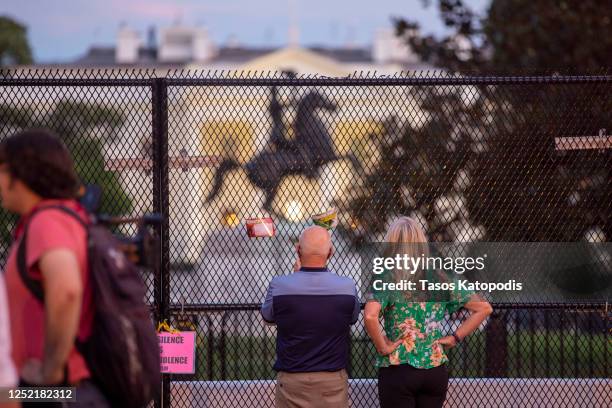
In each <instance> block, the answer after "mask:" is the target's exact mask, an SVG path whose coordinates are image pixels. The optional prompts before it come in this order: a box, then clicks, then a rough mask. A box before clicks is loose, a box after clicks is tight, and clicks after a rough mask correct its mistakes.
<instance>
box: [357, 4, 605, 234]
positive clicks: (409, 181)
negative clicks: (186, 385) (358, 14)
mask: <svg viewBox="0 0 612 408" xmlns="http://www.w3.org/2000/svg"><path fill="white" fill-rule="evenodd" d="M438 7H439V9H440V12H441V16H442V19H443V21H444V23H445V24H446V26H447V27H448V28H449V29H450V32H451V33H450V35H448V36H446V37H443V38H435V37H434V36H421V35H420V33H419V25H418V24H417V23H415V22H413V21H408V20H405V19H397V20H396V21H395V23H396V28H397V34H398V35H399V36H402V37H403V38H404V39H405V40H406V41H407V42H408V43H409V45H410V46H411V47H412V49H413V50H414V51H415V52H416V53H417V54H418V55H419V56H420V57H421V58H422V59H423V60H424V61H426V62H429V63H432V64H434V65H436V66H438V67H440V68H443V69H444V70H446V71H447V72H450V73H458V74H460V75H465V74H485V75H490V74H511V75H521V74H551V73H555V72H557V73H562V74H600V73H602V71H601V69H602V68H604V67H608V66H610V63H611V62H612V52H611V50H612V36H610V32H611V28H612V18H611V16H612V12H611V9H610V8H609V7H607V3H606V2H604V1H591V2H580V1H566V2H557V1H552V0H544V1H538V2H532V1H528V0H515V1H505V0H493V1H492V3H491V5H490V7H489V9H488V11H487V14H486V16H485V17H480V16H478V15H476V14H475V13H474V12H473V11H471V10H470V9H469V8H468V7H466V6H465V5H464V4H463V2H462V1H461V0H439V1H438ZM438 91H440V92H439V94H438V95H436V92H433V91H432V90H431V89H425V90H422V91H421V93H422V96H423V97H421V98H420V100H419V102H420V104H421V105H422V106H421V108H422V109H425V110H426V111H428V113H429V120H428V123H427V124H426V125H425V126H424V127H423V128H421V129H416V128H413V127H412V126H411V125H410V124H407V123H408V122H409V121H404V123H402V124H400V125H399V127H400V128H399V129H398V130H394V131H393V132H390V131H389V130H387V132H386V135H383V137H381V138H380V143H379V145H380V147H379V150H380V151H381V152H383V155H384V157H385V160H382V161H380V164H379V165H378V166H377V167H376V169H375V170H374V172H373V173H372V174H371V175H370V177H369V179H367V180H366V181H365V183H364V186H363V187H361V188H360V191H359V192H358V193H357V194H355V196H356V198H355V199H354V200H353V201H352V202H351V203H350V205H349V206H348V209H349V212H350V213H351V215H352V217H353V218H354V223H355V224H357V225H360V224H367V226H368V228H365V229H364V230H366V231H372V232H378V231H383V230H384V229H385V226H386V222H387V220H388V219H389V218H390V217H392V216H393V215H394V214H398V213H403V214H410V213H411V212H413V213H414V212H416V213H417V214H419V215H421V216H422V217H423V219H424V221H425V224H427V226H428V228H429V231H428V232H429V233H430V235H433V238H434V239H448V238H449V237H450V238H453V239H455V240H457V239H459V240H464V241H465V240H473V239H486V240H489V241H576V240H581V239H583V238H584V237H585V236H586V235H590V238H592V239H602V238H603V239H608V240H609V239H610V237H612V217H611V216H610V215H611V214H610V212H611V208H610V203H611V202H612V168H611V163H612V152H611V151H610V150H608V151H606V152H602V153H600V154H593V152H592V151H583V152H567V153H564V154H562V153H559V152H556V151H555V150H554V139H555V137H560V136H576V135H597V134H598V133H599V131H600V129H601V128H603V127H606V124H608V125H609V118H610V117H609V112H610V111H611V110H612V109H611V108H612V106H611V100H610V98H609V96H608V94H609V88H606V87H605V86H602V85H601V84H582V85H531V86H529V87H525V86H497V87H487V86H480V87H465V88H461V87H454V89H452V90H448V89H446V88H445V87H440V88H438ZM458 95H463V99H464V101H460V100H459V99H457V96H458ZM465 100H467V101H468V102H469V103H468V104H469V105H470V106H469V108H468V109H465V108H464V107H465V106H467V105H466V103H465ZM433 101H435V103H433V104H432V102H433ZM427 106H429V107H427ZM387 128H388V127H387ZM392 133H394V134H399V135H401V136H400V138H399V142H398V141H393V142H389V140H395V139H394V138H393V137H391V138H390V137H389V135H390V134H392ZM458 134H459V135H462V134H463V135H464V136H460V137H459V139H458V140H460V141H461V140H462V142H461V144H460V145H459V147H460V148H461V149H463V153H459V152H457V154H455V155H454V158H452V159H451V160H450V161H449V159H448V157H446V152H445V150H447V149H446V148H445V146H457V135H458ZM470 135H471V136H470ZM414 140H421V141H422V145H419V144H418V143H417V144H415V143H414ZM426 145H429V147H427V146H426ZM436 145H437V146H438V147H439V149H438V150H435V151H432V152H430V154H429V155H428V156H426V160H427V163H428V164H427V165H426V166H425V167H427V168H428V169H425V170H427V171H421V173H420V174H419V173H418V172H417V173H416V174H415V175H412V176H409V175H408V174H407V173H406V171H407V169H409V168H411V167H414V166H415V163H414V162H415V161H417V162H418V161H421V160H423V157H424V156H422V154H423V153H424V152H426V151H427V149H430V148H432V147H434V146H436ZM390 149H395V150H399V151H404V152H407V154H405V155H404V156H401V158H400V163H401V165H400V164H398V163H395V164H393V165H394V166H395V167H394V168H393V169H390V168H389V166H391V163H394V161H395V159H394V158H392V157H393V156H389V154H391V153H390V152H391V150H390ZM436 152H442V154H439V153H436ZM407 163H410V164H407ZM420 166H421V167H424V166H423V165H422V164H420ZM432 169H433V170H432ZM440 180H445V182H444V183H441V184H440V183H439V182H440ZM462 180H464V182H461V181H462ZM457 184H458V185H459V186H461V185H463V187H459V189H457ZM423 189H425V190H426V191H427V194H425V195H419V193H418V192H419V191H422V190H423ZM453 189H454V190H453ZM406 192H410V194H413V195H414V194H415V193H416V194H417V195H416V196H415V197H413V198H416V201H414V199H413V198H411V200H412V201H409V202H412V203H413V204H412V205H409V206H406V205H404V204H402V203H403V201H402V200H404V197H406ZM449 200H451V201H452V200H457V201H459V202H460V203H459V204H457V205H461V206H462V209H461V215H462V216H464V217H465V219H463V220H456V219H452V217H451V218H448V217H446V214H445V211H444V210H443V207H444V206H441V205H439V204H440V203H444V202H449ZM396 203H399V204H396ZM451 205H452V202H451ZM441 207H442V208H441ZM441 210H442V211H441ZM445 218H446V219H445ZM561 220H563V225H561ZM457 221H461V222H460V223H458V222H457ZM461 223H462V224H463V225H464V226H465V225H467V226H468V228H467V229H466V228H463V227H461V226H460V224H461ZM480 227H482V230H481V229H480ZM457 228H459V229H460V230H461V229H462V228H463V232H464V233H461V232H460V231H459V233H458V231H457ZM347 230H349V231H350V229H349V228H347ZM465 232H467V234H466V233H465ZM480 232H484V234H483V235H482V236H479V235H480ZM357 238H360V237H357Z"/></svg>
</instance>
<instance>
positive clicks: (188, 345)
mask: <svg viewBox="0 0 612 408" xmlns="http://www.w3.org/2000/svg"><path fill="white" fill-rule="evenodd" d="M195 334H196V333H195V332H194V331H189V332H175V333H166V332H163V333H158V334H157V336H158V339H159V350H160V353H161V354H160V361H161V372H162V373H168V374H195Z"/></svg>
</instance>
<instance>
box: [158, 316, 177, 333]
mask: <svg viewBox="0 0 612 408" xmlns="http://www.w3.org/2000/svg"><path fill="white" fill-rule="evenodd" d="M162 330H163V331H165V332H168V333H172V334H177V333H180V330H177V329H175V328H174V327H172V326H171V325H170V324H168V320H167V319H164V321H163V322H159V324H158V325H157V332H158V333H161V332H162Z"/></svg>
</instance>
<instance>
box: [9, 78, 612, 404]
mask: <svg viewBox="0 0 612 408" xmlns="http://www.w3.org/2000/svg"><path fill="white" fill-rule="evenodd" d="M38 72H39V71H34V72H33V73H34V76H32V73H30V72H26V73H25V75H24V74H23V73H19V72H17V73H15V72H10V71H9V72H0V87H19V86H40V87H68V86H70V87H100V86H101V87H108V86H113V87H133V86H138V87H149V88H150V89H151V95H152V98H151V104H152V106H151V109H152V116H151V126H152V131H153V134H152V142H153V169H152V170H153V208H154V211H155V212H158V213H160V214H162V216H163V221H162V225H161V228H160V229H159V235H160V237H161V253H160V257H159V261H160V265H161V267H160V269H159V270H158V271H157V272H156V273H155V275H154V304H153V305H152V306H153V309H154V315H155V317H156V320H157V321H163V320H165V319H167V320H169V321H170V320H171V317H172V315H173V314H176V313H179V312H183V311H186V312H195V313H207V312H226V311H255V310H258V309H259V306H260V305H259V304H234V303H232V304H219V303H210V304H209V303H204V304H184V305H180V304H171V301H170V243H169V236H170V234H169V228H170V222H169V194H170V189H169V150H168V88H169V87H207V86H215V87H219V86H223V87H225V86H226V87H249V86H297V87H300V86H318V87H326V86H334V87H343V86H421V87H428V86H441V85H450V86H462V85H525V86H529V85H534V84H585V83H591V84H593V83H612V76H610V75H594V76H564V75H553V76H456V75H452V74H441V73H440V72H439V71H438V72H434V73H432V74H431V75H429V74H426V75H423V74H415V75H407V76H406V75H395V76H384V75H382V76H376V75H366V76H357V75H356V76H348V77H344V78H329V77H317V76H306V77H299V78H282V77H277V78H274V77H270V76H268V75H269V73H268V75H266V74H263V73H262V74H260V75H259V76H258V75H255V76H248V75H247V76H241V75H228V74H226V73H220V74H217V73H216V72H215V73H212V74H211V73H210V72H208V73H200V74H196V75H192V74H191V73H190V72H187V73H184V72H182V71H175V72H171V73H169V75H168V76H166V77H154V75H153V73H151V72H149V73H147V72H145V73H144V76H143V75H138V74H136V75H135V76H132V77H130V76H129V75H128V76H126V77H122V76H121V75H117V74H110V75H109V74H105V73H104V72H102V73H101V74H100V73H99V72H98V73H97V74H94V75H89V76H88V75H83V74H82V73H81V72H79V71H77V72H69V73H68V74H57V75H48V76H46V77H45V76H43V77H40V78H37V77H36V74H37V73H38ZM141 74H142V73H141ZM493 307H494V309H496V310H516V309H548V310H560V309H572V310H583V311H600V312H601V313H602V314H605V316H606V321H607V322H608V324H607V326H608V330H609V331H611V330H612V329H610V328H609V321H610V315H611V312H610V311H609V310H608V305H607V303H571V304H522V303H506V304H494V305H493ZM362 308H363V304H362ZM608 334H609V333H608ZM605 351H606V355H607V350H605ZM607 368H608V367H607V366H606V375H607ZM170 383H171V376H170V375H164V376H163V384H162V394H161V399H160V400H158V401H155V406H156V407H169V406H170Z"/></svg>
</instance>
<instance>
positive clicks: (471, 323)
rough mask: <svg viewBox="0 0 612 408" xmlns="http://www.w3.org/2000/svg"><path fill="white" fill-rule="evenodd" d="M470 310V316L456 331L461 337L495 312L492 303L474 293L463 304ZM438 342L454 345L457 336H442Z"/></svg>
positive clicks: (469, 332) (472, 330)
mask: <svg viewBox="0 0 612 408" xmlns="http://www.w3.org/2000/svg"><path fill="white" fill-rule="evenodd" d="M463 307H464V308H466V309H467V310H469V311H470V316H469V317H468V318H467V319H465V320H464V321H463V322H462V323H461V325H459V327H458V328H457V330H456V331H455V334H456V335H457V337H459V339H464V338H465V337H467V336H469V335H470V334H472V333H473V332H474V330H476V329H477V328H478V327H479V326H480V325H481V324H482V322H484V320H485V319H486V318H487V317H488V316H489V315H490V314H491V313H493V308H492V307H491V304H490V303H489V302H487V301H486V300H485V299H483V298H482V297H481V296H479V295H476V294H475V295H472V297H471V298H470V300H469V301H468V302H467V303H466V304H465V305H464V306H463ZM438 343H440V344H442V345H445V346H449V347H453V346H455V345H456V341H455V338H454V337H453V336H446V337H442V338H441V339H439V340H438Z"/></svg>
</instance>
